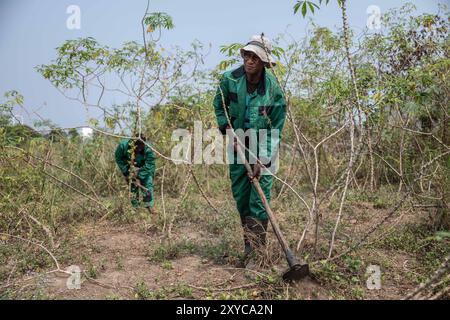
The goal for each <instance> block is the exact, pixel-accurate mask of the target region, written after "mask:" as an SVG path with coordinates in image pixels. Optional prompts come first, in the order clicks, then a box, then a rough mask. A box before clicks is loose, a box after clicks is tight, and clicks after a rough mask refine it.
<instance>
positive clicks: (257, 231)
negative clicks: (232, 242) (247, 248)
mask: <svg viewBox="0 0 450 320" xmlns="http://www.w3.org/2000/svg"><path fill="white" fill-rule="evenodd" d="M267 225H268V220H259V219H256V218H253V217H246V226H247V228H248V229H249V230H250V234H251V237H252V240H253V241H251V242H250V243H252V244H253V246H252V249H253V250H252V251H254V250H257V251H262V250H263V249H264V247H265V246H266V235H267Z"/></svg>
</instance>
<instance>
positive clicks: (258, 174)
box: [250, 163, 261, 180]
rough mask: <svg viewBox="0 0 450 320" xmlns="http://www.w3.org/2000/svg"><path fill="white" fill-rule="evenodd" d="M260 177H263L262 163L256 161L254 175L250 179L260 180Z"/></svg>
mask: <svg viewBox="0 0 450 320" xmlns="http://www.w3.org/2000/svg"><path fill="white" fill-rule="evenodd" d="M259 178H261V165H260V164H259V163H256V164H254V165H253V175H252V176H251V177H250V180H253V179H256V180H259Z"/></svg>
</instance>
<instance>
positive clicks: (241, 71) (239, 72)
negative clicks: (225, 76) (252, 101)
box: [231, 65, 266, 96]
mask: <svg viewBox="0 0 450 320" xmlns="http://www.w3.org/2000/svg"><path fill="white" fill-rule="evenodd" d="M231 74H232V75H233V77H235V78H240V77H242V76H244V75H245V68H244V66H243V65H242V66H240V67H239V68H237V69H236V70H234V71H233V72H232V73H231ZM257 91H258V94H259V95H260V96H264V95H265V94H266V68H263V72H262V74H261V79H260V80H259V83H258V88H257Z"/></svg>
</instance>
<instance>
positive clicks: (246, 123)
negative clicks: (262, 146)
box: [213, 66, 286, 221]
mask: <svg viewBox="0 0 450 320" xmlns="http://www.w3.org/2000/svg"><path fill="white" fill-rule="evenodd" d="M213 104H214V109H215V114H216V118H217V123H218V125H219V130H220V131H221V132H222V134H226V127H227V125H228V119H227V115H228V117H229V119H230V122H231V125H232V128H233V129H234V130H237V129H242V130H244V131H245V130H246V129H254V131H255V132H256V133H258V132H259V130H260V129H267V130H268V131H270V129H278V130H279V131H278V132H279V135H278V139H276V138H272V136H271V135H270V134H269V135H268V138H267V139H268V140H269V141H268V142H267V145H268V150H267V155H266V157H268V159H265V161H262V158H261V157H260V155H259V153H260V150H259V148H258V155H257V156H258V158H259V159H260V160H261V161H262V162H263V164H264V165H265V166H266V167H267V168H270V167H271V166H274V165H275V163H274V161H273V160H274V159H272V154H271V152H270V151H271V145H274V146H278V144H279V138H281V131H282V129H283V126H284V122H285V118H286V102H285V99H284V96H283V92H282V91H281V88H280V87H279V85H278V84H277V80H276V78H275V76H274V75H273V74H272V73H271V72H270V71H267V70H264V72H263V75H262V80H261V81H260V83H259V85H258V86H257V88H256V90H255V92H253V93H252V94H249V93H248V92H247V78H246V75H245V69H244V66H241V67H240V68H238V69H236V70H234V71H228V72H225V73H224V74H223V77H222V79H221V82H220V87H219V88H218V89H217V92H216V95H215V98H214V102H213ZM272 151H273V150H272ZM248 156H249V155H248V152H246V157H247V159H248ZM236 157H237V156H236V154H235V155H234V159H233V163H231V164H230V165H229V170H230V177H231V188H232V192H233V197H234V199H235V201H236V204H237V209H238V211H239V213H240V215H241V219H245V218H246V217H252V218H256V219H258V220H263V221H264V220H265V221H267V219H268V216H267V213H266V210H265V208H264V205H263V203H262V201H261V199H260V198H259V195H258V193H257V191H256V189H255V188H254V186H253V184H252V183H251V181H250V179H249V177H248V175H247V170H246V168H245V166H244V165H243V164H239V163H236V162H235V161H236ZM272 180H273V177H272V176H271V175H267V174H266V175H264V173H262V175H261V178H260V180H259V183H260V185H261V188H262V189H263V191H264V194H265V196H266V198H267V200H268V201H270V194H271V189H272Z"/></svg>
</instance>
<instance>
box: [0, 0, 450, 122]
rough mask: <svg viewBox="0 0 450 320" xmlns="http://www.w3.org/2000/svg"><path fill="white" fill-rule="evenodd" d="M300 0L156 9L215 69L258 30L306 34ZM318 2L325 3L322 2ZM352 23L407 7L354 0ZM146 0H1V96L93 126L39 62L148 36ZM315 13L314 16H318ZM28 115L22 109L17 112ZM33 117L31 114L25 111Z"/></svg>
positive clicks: (333, 14) (320, 20)
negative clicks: (70, 49) (64, 50)
mask: <svg viewBox="0 0 450 320" xmlns="http://www.w3.org/2000/svg"><path fill="white" fill-rule="evenodd" d="M295 2H296V0H277V1H275V0H272V1H270V0H227V1H218V0H151V1H150V10H149V11H150V12H156V11H162V12H166V13H167V14H169V15H170V16H171V17H172V18H173V21H174V24H175V29H173V30H170V31H165V32H164V33H163V37H162V39H161V44H162V45H163V46H165V47H166V48H170V47H171V46H173V45H178V46H181V47H182V48H188V47H189V45H190V43H192V41H194V40H196V39H197V40H199V41H201V42H202V43H204V44H209V43H211V45H212V48H211V54H210V55H209V56H208V58H207V60H206V65H207V66H210V67H213V66H215V65H216V64H217V63H218V62H219V61H220V60H221V59H223V58H224V56H223V55H222V54H220V52H219V48H220V46H221V45H224V44H229V43H234V42H246V41H247V40H248V38H249V37H250V36H251V35H253V34H259V33H261V32H265V34H266V35H267V36H269V37H271V38H273V37H275V36H276V35H278V34H280V33H283V32H284V31H285V30H288V31H289V32H290V33H291V34H292V35H294V36H295V37H296V38H297V39H300V38H301V37H302V36H304V35H305V28H306V25H307V21H308V20H307V19H303V18H301V17H300V15H294V14H293V9H292V7H293V6H294V4H295ZM316 2H318V1H316ZM335 2H336V1H335V0H332V1H330V4H329V5H328V6H327V7H323V8H322V9H321V10H320V11H319V12H318V13H316V14H315V15H314V16H312V17H313V19H314V21H315V22H316V23H317V24H319V25H322V26H327V27H330V28H333V29H334V28H337V27H340V25H341V20H340V13H339V10H338V7H337V5H336V4H335ZM348 2H349V4H348V15H349V22H350V26H351V27H352V28H353V29H355V30H357V31H361V30H363V28H364V27H365V25H366V21H367V17H368V15H367V13H366V9H367V7H368V6H370V5H377V6H378V7H380V9H381V13H383V12H384V11H386V10H387V9H389V8H394V7H400V6H401V5H403V4H404V3H406V2H407V1H403V0H350V1H348ZM411 2H412V3H414V4H415V5H416V6H417V8H418V12H437V8H438V3H448V2H449V1H448V0H440V1H433V0H416V1H411ZM146 3H147V1H146V0H114V1H111V0H109V1H106V0H70V1H67V0H0V55H1V58H0V95H1V98H0V99H1V100H0V101H3V93H4V92H6V91H8V90H12V89H15V90H18V91H19V92H21V93H22V94H23V95H24V97H25V105H26V106H27V109H28V110H29V111H31V110H36V109H38V111H37V112H38V113H39V114H40V115H41V116H42V117H44V118H48V119H51V120H52V121H53V122H55V123H57V124H58V125H60V126H62V127H72V126H80V125H84V124H86V121H87V119H88V118H89V117H90V115H89V114H88V113H87V112H86V110H85V109H84V108H83V107H82V106H81V105H80V104H79V103H77V102H73V101H68V100H67V99H66V98H65V97H63V96H62V95H61V94H60V93H59V92H58V91H57V90H56V89H55V88H53V87H52V85H51V84H50V83H49V82H48V81H47V80H45V79H43V78H42V77H41V76H40V75H39V74H38V73H37V72H36V71H35V70H34V68H35V66H37V65H40V64H45V63H48V62H50V61H51V59H53V58H55V48H56V47H58V46H59V45H61V44H62V43H63V42H64V41H65V40H68V39H75V38H79V37H88V36H91V37H94V38H95V39H97V40H98V41H99V42H100V43H101V44H105V45H108V46H111V47H118V46H120V45H121V44H122V43H124V42H125V41H132V40H135V41H141V37H142V36H141V34H142V31H141V28H140V20H141V18H142V15H143V12H144V10H145V6H146ZM70 5H78V6H79V7H80V9H81V29H80V30H69V29H68V28H67V27H66V20H67V18H68V17H69V14H67V13H66V9H67V7H68V6H70ZM310 16H311V15H310ZM17 112H18V113H21V112H20V111H17ZM22 116H23V119H24V121H25V122H26V123H30V122H31V120H32V119H35V118H36V117H35V116H33V115H31V118H32V119H30V118H29V117H28V116H27V115H25V114H23V115H22Z"/></svg>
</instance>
